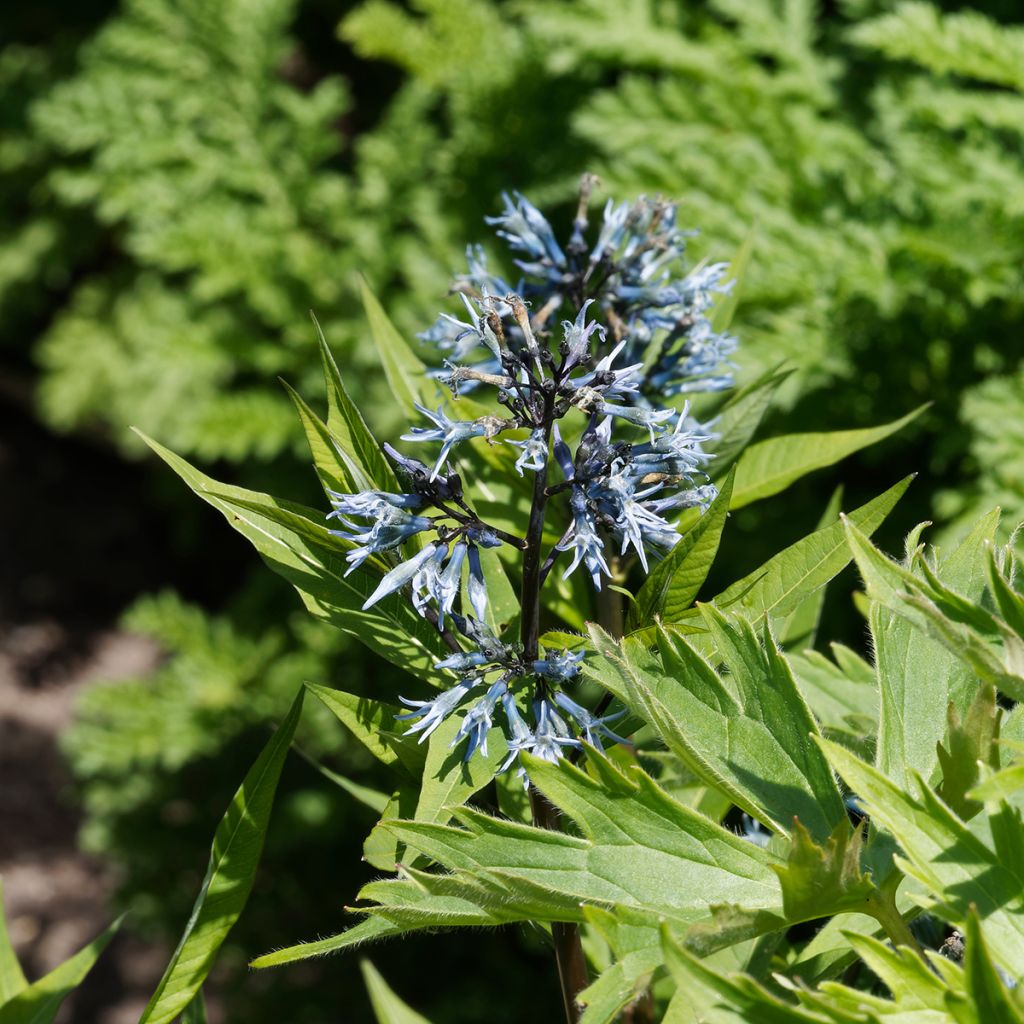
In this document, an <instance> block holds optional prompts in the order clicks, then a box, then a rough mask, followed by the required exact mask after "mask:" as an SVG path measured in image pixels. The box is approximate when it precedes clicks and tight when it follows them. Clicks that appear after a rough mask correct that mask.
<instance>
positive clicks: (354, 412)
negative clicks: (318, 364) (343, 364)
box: [313, 316, 399, 491]
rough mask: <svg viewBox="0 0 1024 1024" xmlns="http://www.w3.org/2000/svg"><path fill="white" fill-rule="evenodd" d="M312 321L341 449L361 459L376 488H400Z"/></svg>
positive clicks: (331, 425) (330, 419) (330, 424)
mask: <svg viewBox="0 0 1024 1024" xmlns="http://www.w3.org/2000/svg"><path fill="white" fill-rule="evenodd" d="M313 324H314V325H315V327H316V333H317V339H318V341H319V344H320V356H321V359H322V360H323V366H324V378H325V381H326V385H327V430H328V432H329V433H330V435H331V436H332V437H333V438H334V439H335V440H336V441H337V443H338V445H339V446H340V448H341V449H342V451H344V452H347V453H349V454H350V455H351V456H352V457H353V458H354V459H355V460H356V461H357V462H358V464H359V466H360V467H361V468H362V469H363V471H364V472H365V473H366V475H367V476H368V477H369V478H370V480H371V481H372V483H373V485H374V486H375V487H377V488H379V489H380V490H383V491H397V490H398V489H399V488H398V480H397V479H396V477H395V473H394V470H393V469H392V468H391V465H390V464H389V463H388V460H387V459H386V458H385V457H384V453H383V452H382V451H381V448H380V445H379V444H378V443H377V439H376V438H375V437H374V436H373V434H372V433H371V431H370V428H369V427H368V426H367V425H366V421H365V420H364V419H363V414H362V413H361V412H360V411H359V409H358V408H357V407H356V404H355V403H354V402H353V401H352V399H351V398H350V397H349V393H348V390H347V389H346V387H345V383H344V381H343V380H342V377H341V373H340V372H339V370H338V364H337V363H336V362H335V361H334V356H333V355H332V354H331V350H330V349H329V348H328V346H327V341H326V340H325V339H324V333H323V331H322V330H321V329H320V324H319V323H318V322H317V319H316V317H315V316H314V317H313Z"/></svg>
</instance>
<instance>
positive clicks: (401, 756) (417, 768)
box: [306, 683, 427, 779]
mask: <svg viewBox="0 0 1024 1024" xmlns="http://www.w3.org/2000/svg"><path fill="white" fill-rule="evenodd" d="M306 689H307V690H309V692H310V693H311V694H313V696H314V697H316V698H317V700H319V701H320V702H321V703H322V704H323V705H324V707H326V708H327V709H328V710H329V711H330V712H331V713H332V714H333V715H334V716H335V717H336V718H337V719H338V721H339V722H341V724H342V725H344V726H345V728H346V729H348V731H349V732H351V733H352V735H353V736H355V738H356V739H357V740H359V742H360V743H362V745H363V746H364V747H366V749H367V750H368V751H369V752H370V753H371V754H373V756H374V757H375V758H377V760H378V761H380V762H381V764H386V765H388V766H389V767H393V768H395V769H396V770H403V771H404V774H406V775H407V776H408V777H409V778H412V779H419V777H420V775H422V773H423V763H424V761H425V760H426V756H427V752H426V748H425V747H424V746H423V745H422V744H420V743H417V741H416V737H415V736H405V735H403V734H404V732H405V727H404V726H403V723H401V722H398V721H396V719H395V716H396V715H398V714H400V713H401V709H400V708H398V707H396V706H395V705H393V704H384V703H382V702H381V701H378V700H370V699H369V698H368V697H356V696H354V695H353V694H351V693H345V692H344V690H333V689H331V688H330V687H329V686H320V685H319V684H317V683H306Z"/></svg>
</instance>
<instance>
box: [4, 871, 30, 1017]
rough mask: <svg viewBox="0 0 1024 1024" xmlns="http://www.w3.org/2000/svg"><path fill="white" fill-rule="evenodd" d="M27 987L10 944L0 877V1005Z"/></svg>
mask: <svg viewBox="0 0 1024 1024" xmlns="http://www.w3.org/2000/svg"><path fill="white" fill-rule="evenodd" d="M27 987H28V982H27V981H26V980H25V975H24V973H23V972H22V970H21V964H20V963H18V957H17V955H16V954H15V952H14V947H13V946H12V945H11V937H10V935H9V934H8V932H7V915H6V913H5V912H4V882H3V879H2V878H0V1006H3V1005H4V1003H6V1002H8V1001H9V1000H10V999H13V998H14V997H15V996H16V995H17V994H18V993H19V992H20V991H21V990H22V989H24V988H27Z"/></svg>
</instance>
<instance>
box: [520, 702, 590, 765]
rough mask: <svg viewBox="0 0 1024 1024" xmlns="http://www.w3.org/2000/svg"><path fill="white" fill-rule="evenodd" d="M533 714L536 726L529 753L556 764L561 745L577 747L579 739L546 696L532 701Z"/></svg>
mask: <svg viewBox="0 0 1024 1024" xmlns="http://www.w3.org/2000/svg"><path fill="white" fill-rule="evenodd" d="M533 714H534V718H536V720H537V728H536V730H535V731H534V734H533V747H532V748H531V753H533V754H534V755H536V756H537V757H539V758H541V759H542V760H544V761H550V762H551V763H552V764H557V763H558V761H559V760H560V759H561V758H562V756H563V755H562V747H578V746H579V745H580V741H579V740H578V739H576V737H575V736H573V734H572V733H571V732H570V731H569V727H568V726H567V725H566V724H565V722H564V721H563V720H562V718H561V716H560V715H559V714H558V712H557V711H556V710H555V709H554V707H553V706H552V704H551V701H549V700H548V699H547V698H546V697H541V698H540V699H539V700H536V701H534V703H533Z"/></svg>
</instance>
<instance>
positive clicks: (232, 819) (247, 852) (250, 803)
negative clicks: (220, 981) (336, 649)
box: [139, 690, 305, 1024]
mask: <svg viewBox="0 0 1024 1024" xmlns="http://www.w3.org/2000/svg"><path fill="white" fill-rule="evenodd" d="M304 694H305V690H300V691H299V693H298V696H297V697H296V698H295V700H294V702H293V703H292V706H291V709H290V710H289V712H288V714H287V715H286V716H285V718H284V719H283V721H282V722H281V724H280V726H279V727H278V729H277V731H276V732H275V733H274V735H273V736H272V737H271V738H270V740H269V742H268V743H267V745H266V746H265V747H264V748H263V751H262V753H261V754H260V756H259V757H258V758H257V759H256V763H255V764H254V765H253V766H252V768H250V769H249V772H248V774H247V775H246V777H245V780H244V781H243V782H242V785H241V786H240V787H239V789H238V792H237V793H235V796H234V798H233V799H232V801H231V804H230V805H229V807H228V809H227V813H226V814H225V815H224V817H223V819H222V820H221V823H220V824H219V825H218V826H217V832H216V834H215V835H214V838H213V848H212V850H211V851H210V864H209V866H208V868H207V870H206V878H205V879H204V880H203V885H202V888H201V889H200V891H199V895H198V897H196V902H195V906H194V907H193V908H192V916H191V917H190V918H189V921H188V924H187V925H186V926H185V931H184V933H183V934H182V936H181V940H180V941H179V943H178V948H177V949H176V950H175V951H174V955H173V956H172V957H171V962H170V963H169V964H168V965H167V969H166V971H165V972H164V976H163V977H162V978H161V979H160V983H159V985H157V988H156V991H155V992H154V993H153V996H152V998H151V999H150V1001H149V1003H148V1004H147V1006H146V1009H145V1010H144V1011H143V1013H142V1017H141V1018H140V1020H139V1024H170V1022H171V1021H173V1020H174V1019H175V1017H177V1016H178V1014H179V1013H181V1011H182V1010H184V1009H185V1007H186V1006H188V1005H189V1003H190V1002H191V1001H192V999H193V997H194V996H195V995H196V993H197V992H198V991H199V988H200V986H201V985H202V984H203V981H204V980H205V978H206V976H207V974H208V973H209V971H210V968H211V967H212V965H213V960H214V957H215V956H216V955H217V951H218V950H219V949H220V947H221V944H222V943H223V942H224V940H225V939H226V938H227V935H228V932H230V931H231V929H232V927H233V926H234V924H235V921H237V920H238V917H239V915H240V914H241V912H242V909H243V908H244V907H245V903H246V901H247V900H248V898H249V891H250V890H251V889H252V883H253V880H254V878H255V876H256V867H257V865H258V863H259V859H260V853H261V852H262V850H263V839H264V837H265V835H266V831H267V824H268V823H269V821H270V810H271V808H272V806H273V803H274V794H275V792H276V791H277V781H278V779H279V778H280V775H281V769H282V767H283V766H284V762H285V758H286V757H287V754H288V748H289V746H290V745H291V741H292V736H293V735H294V734H295V727H296V725H298V722H299V716H300V714H301V713H302V698H303V695H304Z"/></svg>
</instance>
